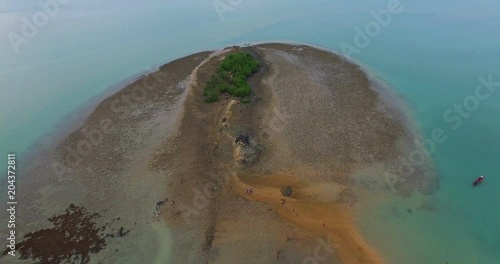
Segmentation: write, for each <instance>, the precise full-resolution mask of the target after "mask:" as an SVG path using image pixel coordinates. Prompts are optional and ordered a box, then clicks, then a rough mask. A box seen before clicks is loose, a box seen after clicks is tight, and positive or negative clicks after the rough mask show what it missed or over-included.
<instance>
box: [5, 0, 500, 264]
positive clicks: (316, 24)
mask: <svg viewBox="0 0 500 264" xmlns="http://www.w3.org/2000/svg"><path fill="white" fill-rule="evenodd" d="M41 2H42V3H44V2H52V3H58V4H57V5H52V7H50V9H46V10H49V11H43V10H44V8H43V7H41V6H40V4H39V2H38V1H35V0H33V1H29V0H26V1H16V0H3V1H2V2H0V89H1V91H2V95H1V97H0V124H1V127H0V150H1V153H0V155H1V156H3V157H5V159H4V160H5V162H0V163H1V164H0V169H1V170H2V171H5V168H6V166H5V164H4V163H6V156H7V153H9V152H15V153H17V155H18V158H19V159H20V160H21V162H24V163H28V162H29V161H28V160H23V159H22V158H23V156H25V155H26V153H27V152H29V150H31V149H33V148H35V147H36V146H35V145H34V144H36V143H37V142H39V141H40V140H41V139H44V138H46V137H47V135H50V134H52V133H54V131H55V130H56V129H57V126H58V125H59V124H62V123H64V122H65V121H68V120H72V119H74V118H76V117H75V115H74V113H76V112H78V110H79V109H81V108H82V107H83V106H85V105H88V104H89V102H92V100H95V98H99V96H100V95H102V94H103V93H104V92H105V91H107V89H109V87H112V86H114V85H116V84H119V83H121V82H123V81H124V80H127V79H128V78H130V77H131V76H134V75H136V74H138V73H141V72H145V71H150V70H151V69H153V68H154V67H155V66H157V65H160V64H163V63H166V62H168V61H171V60H173V59H175V58H179V57H183V56H185V55H188V54H191V53H194V52H198V51H202V50H211V49H216V48H221V47H224V46H227V45H232V44H242V43H247V42H252V43H253V42H267V41H290V42H302V43H308V44H313V45H317V46H321V47H325V48H329V49H333V50H337V51H342V50H343V49H344V50H345V47H348V46H349V47H351V48H354V49H351V50H356V53H352V54H351V55H352V56H351V57H352V58H353V59H354V60H356V61H358V62H360V63H361V64H362V65H364V66H366V67H367V68H368V69H369V70H370V71H371V72H374V73H375V74H376V75H378V76H379V77H380V78H381V79H383V80H385V81H386V82H387V83H389V84H390V86H391V87H392V88H393V89H394V90H395V91H396V92H397V93H398V94H400V95H401V97H403V98H404V99H405V100H406V102H407V103H408V105H409V108H410V111H411V114H412V115H413V117H414V118H415V120H416V122H417V124H418V126H419V129H420V131H421V132H422V136H423V137H424V138H431V137H432V131H433V130H434V129H436V128H440V129H442V130H443V131H445V133H446V136H447V138H446V140H444V142H441V143H437V144H436V146H435V148H434V151H432V153H431V154H432V159H433V162H434V164H435V166H436V169H437V172H438V174H439V176H440V186H439V189H438V191H437V193H436V194H434V195H433V196H432V197H429V199H430V200H431V201H432V205H433V206H434V207H435V210H434V211H425V210H416V208H415V207H416V205H415V204H414V200H413V199H414V198H413V197H412V198H398V197H397V196H395V197H394V199H391V201H390V202H387V203H384V204H383V205H380V207H377V208H373V210H370V212H369V213H366V215H360V216H358V218H359V219H360V226H361V230H362V231H363V233H364V234H365V236H366V237H367V239H368V241H369V242H370V244H372V245H373V246H374V247H375V248H376V250H377V251H379V252H380V253H381V254H382V255H383V256H384V258H385V259H387V260H388V262H389V263H395V264H400V263H405V264H421V263H442V264H445V263H449V264H459V263H464V264H475V263H484V264H492V263H500V251H499V250H498V248H499V247H500V240H499V238H498V235H499V234H500V210H498V202H499V201H500V192H499V191H498V188H500V173H499V172H500V167H498V166H497V165H498V164H499V163H498V162H499V150H500V139H499V135H500V119H499V118H498V117H499V116H500V92H499V91H496V92H495V88H496V89H497V90H498V89H500V34H498V32H499V30H500V2H498V1H496V0H481V1H478V0H467V1H466V0H444V1H439V3H438V1H430V0H421V1H410V0H401V1H400V2H399V4H397V3H396V2H397V1H393V0H387V1H386V0H383V1H382V0H380V1H379V0H330V1H327V0H311V1H307V2H306V1H298V0H273V1H264V0H239V1H236V0H233V1H228V0H218V1H212V0H209V1H194V0H185V1H160V0H148V1H142V2H139V1H131V0H124V1H116V0H69V1H63V0H59V2H56V1H41ZM388 6H389V7H390V8H388ZM389 9H391V10H392V11H393V12H392V13H390V14H391V17H390V19H388V17H387V16H385V17H383V18H379V19H382V20H377V19H376V18H375V17H374V15H373V12H375V13H379V12H380V10H389ZM40 12H44V13H45V14H46V15H45V16H44V15H43V14H40ZM47 13H49V14H48V15H47ZM382 13H383V14H387V12H382ZM34 15H35V16H34ZM34 17H35V20H36V19H38V20H37V21H35V22H30V23H34V24H35V30H33V28H31V31H30V29H29V26H25V25H26V22H25V21H33V18H34ZM380 21H381V22H380ZM374 23H376V24H377V23H378V26H377V25H375V24H374ZM28 24H29V23H28ZM366 27H368V29H369V30H371V31H369V32H368V33H369V35H367V37H366V38H361V37H359V36H358V37H356V36H357V35H359V34H360V33H359V31H361V32H365V28H366ZM23 28H24V29H23ZM357 29H359V31H358V30H357ZM23 30H24V33H23ZM361 34H363V33H361ZM367 39H368V40H367ZM481 79H483V83H484V80H488V79H491V80H492V81H490V85H489V87H485V86H484V84H483V87H479V88H478V85H480V84H481V83H482V82H481V81H480V80H481ZM476 90H479V92H478V93H476ZM454 104H457V105H458V104H461V105H464V104H465V106H464V107H462V109H463V110H462V111H461V112H459V110H457V109H458V108H457V109H454ZM457 107H460V106H457ZM20 165H21V166H22V165H23V163H21V164H20ZM479 175H485V176H486V180H485V183H483V184H482V185H481V186H480V187H478V188H472V187H471V182H472V181H473V180H474V179H475V178H476V177H478V176H479ZM19 177H23V175H20V176H19ZM1 178H2V179H4V178H5V177H4V176H2V177H1ZM407 209H412V213H408V212H407Z"/></svg>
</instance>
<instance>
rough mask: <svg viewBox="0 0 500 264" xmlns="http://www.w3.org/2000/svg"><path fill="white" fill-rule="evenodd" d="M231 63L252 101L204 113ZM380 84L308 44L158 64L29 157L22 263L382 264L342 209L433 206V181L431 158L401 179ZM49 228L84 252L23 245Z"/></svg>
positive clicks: (398, 145)
mask: <svg viewBox="0 0 500 264" xmlns="http://www.w3.org/2000/svg"><path fill="white" fill-rule="evenodd" d="M237 51H245V52H249V53H250V54H252V55H253V56H254V57H255V58H256V59H257V60H259V61H260V63H261V68H260V70H259V71H258V72H257V73H255V74H254V75H253V76H252V77H250V79H249V83H250V85H251V87H252V95H251V97H250V102H249V103H242V102H241V101H239V100H237V99H236V98H231V97H229V96H221V99H220V101H219V102H216V103H213V104H206V103H204V96H203V87H204V84H205V83H206V81H207V80H208V78H209V77H210V75H211V74H212V73H213V72H214V71H215V68H216V67H217V65H218V63H219V62H220V61H221V59H223V57H224V56H225V55H227V54H230V53H234V52H237ZM377 85H379V84H377V83H375V82H373V81H372V80H370V79H369V77H368V75H367V74H366V73H365V72H364V71H363V69H361V68H360V67H359V66H357V65H356V64H354V63H353V62H352V61H349V60H347V59H345V58H343V57H341V56H339V55H337V54H334V53H330V52H327V51H324V50H319V49H316V48H313V47H310V46H305V45H288V44H261V45H257V46H251V47H230V48H226V49H222V50H218V51H215V52H203V53H197V54H194V55H190V56H187V57H185V58H181V59H178V60H176V61H173V62H171V63H168V64H166V65H164V66H162V67H160V69H159V71H157V72H152V73H149V74H147V75H145V76H143V77H141V78H139V79H137V80H136V81H134V82H132V83H131V84H129V85H128V86H127V87H125V88H123V89H122V90H120V91H118V92H116V93H115V94H113V95H111V96H109V97H107V98H106V99H104V100H103V101H102V102H100V103H99V104H98V105H97V106H96V108H95V109H94V110H93V111H92V113H91V114H90V116H89V117H88V118H87V119H86V120H85V122H84V123H83V125H82V126H81V127H80V128H78V129H76V130H75V131H74V132H72V133H70V134H69V135H68V136H67V137H66V138H64V139H63V140H62V141H61V142H60V143H58V144H57V145H55V146H54V147H53V148H52V149H50V150H46V151H45V152H44V153H40V154H38V156H37V157H36V159H35V162H33V163H32V164H31V165H30V167H29V168H28V169H27V170H26V174H27V175H30V179H29V181H26V182H24V183H23V186H22V188H23V190H26V191H25V194H22V195H20V198H19V200H20V201H22V202H23V203H24V204H29V205H30V206H28V207H26V208H22V209H21V210H22V211H21V212H20V214H22V215H23V221H26V222H27V223H28V222H29V223H30V225H29V226H28V228H26V229H23V230H22V233H20V234H19V236H20V237H21V236H26V235H28V236H27V237H24V239H21V240H20V241H22V242H21V244H20V249H19V252H20V253H21V259H20V260H19V261H20V262H23V261H25V262H30V261H32V260H39V261H41V262H44V260H45V261H47V260H49V259H58V260H65V261H75V260H81V261H83V262H89V263H99V262H109V261H111V260H113V261H118V260H119V261H120V262H122V263H136V262H138V261H147V262H150V263H207V262H208V263H235V262H239V263H313V262H311V261H314V260H316V261H318V258H319V257H318V254H317V253H315V252H318V247H319V250H320V251H321V256H320V258H321V259H324V260H321V261H326V262H327V263H385V262H384V257H383V256H381V255H380V254H379V253H378V252H377V250H376V247H374V246H373V245H371V244H370V243H368V242H366V241H365V240H364V238H363V235H362V234H361V233H360V232H359V230H358V228H357V224H356V220H355V216H354V215H353V214H354V208H355V207H356V206H357V204H358V203H363V204H369V203H370V202H369V201H365V200H363V199H364V197H365V195H364V194H366V193H371V194H373V193H375V194H376V193H392V192H393V191H394V190H396V192H397V193H398V195H401V196H411V195H412V194H413V193H424V194H429V193H432V192H434V190H435V188H436V184H437V179H436V178H435V175H434V174H433V173H431V172H432V164H431V161H430V159H427V158H426V159H425V162H424V163H423V165H422V167H421V169H420V170H418V171H419V173H420V174H419V175H418V176H419V177H410V178H405V177H404V175H399V174H398V173H399V172H398V169H397V168H398V159H397V158H398V157H399V156H408V151H409V150H412V149H413V148H414V147H415V146H414V145H413V144H414V143H413V142H414V139H415V138H416V137H418V133H417V132H416V131H413V130H412V126H411V125H410V124H409V122H407V120H405V116H406V114H405V112H404V111H405V110H404V109H401V108H400V107H399V106H398V104H397V103H394V102H392V103H391V100H389V99H390V98H386V97H384V93H382V92H380V90H379V89H381V88H382V87H377ZM380 168H383V169H382V170H381V169H380ZM367 171H369V172H372V173H371V174H366V173H365V174H364V175H363V176H359V173H360V172H367ZM380 171H383V172H387V171H388V172H390V173H391V175H392V176H391V177H392V178H391V181H393V180H395V182H391V184H389V183H388V182H387V178H386V177H384V175H383V174H381V172H380ZM367 175H369V176H367ZM287 187H290V189H291V190H292V193H291V195H290V196H286V197H285V196H284V194H283V190H284V189H286V188H287ZM249 188H251V189H252V192H251V193H245V192H246V190H247V189H249ZM391 188H393V189H391ZM28 194H29V195H28ZM61 201H64V202H61ZM57 216H60V218H57ZM53 217H56V220H54V218H53ZM57 219H68V220H67V221H69V222H71V221H73V223H74V221H76V222H79V221H80V222H82V223H84V224H85V225H84V226H85V227H87V228H88V229H87V231H86V233H90V234H93V235H92V236H91V238H92V240H90V241H89V242H85V241H81V244H79V245H80V246H79V247H78V248H79V251H78V253H77V254H73V255H72V254H69V253H68V250H69V249H68V245H66V247H64V246H60V245H57V243H56V245H55V246H56V248H54V249H53V250H47V251H43V250H41V249H40V248H39V247H40V244H38V243H34V239H31V240H30V239H29V238H30V237H32V238H38V240H42V241H51V240H53V238H54V236H55V234H60V233H61V232H63V231H64V228H65V227H66V228H67V227H68V226H69V227H71V225H65V224H64V223H66V222H65V221H64V220H63V221H62V222H63V223H62V224H61V223H60V222H57ZM71 219H73V220H71ZM58 223H59V225H60V226H57V224H58ZM53 225H54V226H56V228H54V227H53ZM76 229H78V228H76ZM42 230H45V231H43V232H41V231H42ZM68 232H70V234H74V235H75V236H77V235H78V234H79V233H78V232H76V233H75V231H74V230H73V231H68ZM57 241H59V242H58V243H62V244H64V243H65V240H64V239H63V240H57ZM57 248H59V249H57ZM117 252H118V253H117ZM4 257H5V256H4ZM308 261H309V262H308Z"/></svg>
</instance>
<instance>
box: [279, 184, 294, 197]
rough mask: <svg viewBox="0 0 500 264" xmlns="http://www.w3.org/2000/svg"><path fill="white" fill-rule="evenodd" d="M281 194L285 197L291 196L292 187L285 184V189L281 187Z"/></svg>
mask: <svg viewBox="0 0 500 264" xmlns="http://www.w3.org/2000/svg"><path fill="white" fill-rule="evenodd" d="M281 194H283V196H286V197H290V196H292V187H290V186H287V187H286V188H285V189H283V191H282V192H281Z"/></svg>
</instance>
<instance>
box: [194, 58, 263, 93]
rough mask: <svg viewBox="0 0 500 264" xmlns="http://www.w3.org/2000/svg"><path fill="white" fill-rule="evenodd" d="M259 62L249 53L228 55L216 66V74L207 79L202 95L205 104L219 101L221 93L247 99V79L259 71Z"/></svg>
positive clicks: (248, 86) (248, 91) (248, 90)
mask: <svg viewBox="0 0 500 264" xmlns="http://www.w3.org/2000/svg"><path fill="white" fill-rule="evenodd" d="M259 66H260V64H259V62H258V61H257V60H256V59H255V58H254V57H253V56H252V55H250V54H249V53H245V52H237V53H233V54H229V55H227V56H226V58H225V59H224V60H223V61H222V62H221V63H220V64H219V65H218V66H217V72H216V73H215V74H213V75H212V76H210V79H208V81H207V84H206V86H205V89H204V90H203V94H204V95H205V96H206V97H207V98H205V102H206V103H212V102H217V101H219V95H220V94H221V93H228V94H230V95H233V96H236V97H247V96H249V95H250V93H251V89H250V85H249V84H248V82H247V79H248V77H250V75H252V74H253V73H255V72H256V71H257V70H258V69H259Z"/></svg>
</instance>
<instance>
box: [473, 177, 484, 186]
mask: <svg viewBox="0 0 500 264" xmlns="http://www.w3.org/2000/svg"><path fill="white" fill-rule="evenodd" d="M483 180H484V176H479V177H478V178H477V179H476V180H475V181H474V182H473V183H472V185H473V186H474V187H475V186H478V185H479V184H481V183H482V182H483Z"/></svg>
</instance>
